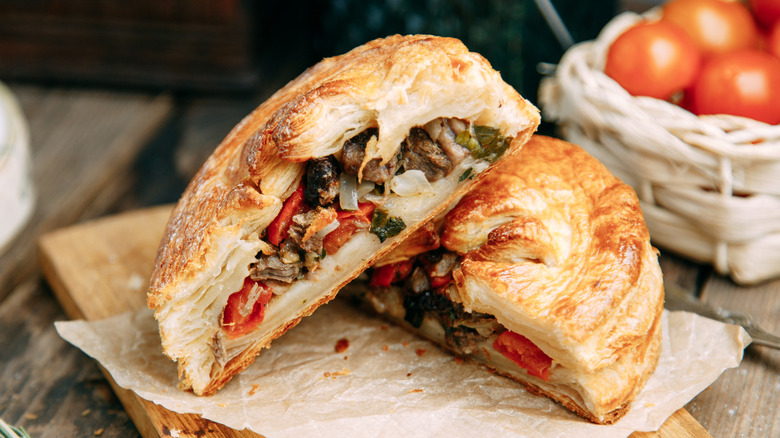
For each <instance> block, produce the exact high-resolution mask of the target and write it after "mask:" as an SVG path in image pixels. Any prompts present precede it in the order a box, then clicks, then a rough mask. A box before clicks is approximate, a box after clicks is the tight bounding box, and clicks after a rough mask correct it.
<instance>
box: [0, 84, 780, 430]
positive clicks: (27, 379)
mask: <svg viewBox="0 0 780 438" xmlns="http://www.w3.org/2000/svg"><path fill="white" fill-rule="evenodd" d="M9 85H10V86H11V89H12V91H13V92H14V93H15V94H16V95H17V97H18V99H19V101H20V103H21V106H22V109H23V111H24V113H25V115H26V117H27V119H28V122H29V125H30V130H31V149H32V161H33V163H32V164H33V179H34V184H35V187H36V190H37V193H38V204H37V209H36V211H35V213H34V215H33V217H32V220H31V221H30V222H29V224H28V226H27V227H26V228H25V229H24V230H23V231H22V233H21V234H20V235H19V236H18V237H17V239H16V240H15V242H14V243H13V244H12V246H11V247H10V249H9V250H8V251H7V252H6V253H4V254H0V352H1V353H0V418H2V419H3V420H5V421H6V422H8V423H9V424H12V425H21V426H23V427H25V429H26V430H27V431H28V432H29V433H30V434H31V435H32V436H35V437H50V436H51V437H54V436H56V437H59V436H81V437H85V436H101V437H131V436H139V430H138V429H137V428H136V426H135V424H134V423H133V422H132V421H131V419H130V417H129V416H128V414H127V413H126V411H125V410H124V409H123V407H122V405H121V404H120V403H119V400H118V399H117V397H116V396H115V395H114V392H113V390H112V389H111V387H110V386H109V383H108V382H107V380H106V379H105V378H104V377H103V374H102V373H101V371H100V369H99V367H98V366H97V364H96V363H95V362H94V361H93V360H92V359H90V358H89V357H87V356H86V355H84V354H83V353H81V352H80V351H79V350H77V349H75V348H73V347H72V346H71V345H70V344H67V343H66V342H64V341H63V340H61V339H60V338H59V336H58V335H57V334H56V332H55V331H54V327H53V325H52V323H53V322H54V321H57V320H64V319H67V316H66V315H65V313H64V310H63V308H62V307H61V305H60V304H59V303H58V302H57V300H56V299H55V297H54V295H53V294H52V291H51V289H50V287H49V285H48V284H47V283H46V282H45V281H44V280H43V278H42V276H41V271H40V266H39V264H38V262H37V248H36V239H37V238H38V237H39V236H40V235H42V234H43V233H46V232H47V231H51V230H54V229H57V228H61V227H65V226H69V225H72V224H75V223H78V222H82V221H85V220H88V219H91V218H96V217H101V216H104V215H107V214H110V213H119V212H124V211H130V210H134V209H137V208H140V207H147V206H153V205H159V204H165V203H170V202H174V201H175V200H176V199H177V198H178V195H179V194H180V193H181V191H182V190H183V189H184V186H185V185H186V183H187V182H188V181H189V178H190V177H191V175H192V174H193V173H194V172H195V171H196V169H197V167H198V166H199V165H200V163H201V162H202V161H203V160H204V159H205V157H206V156H207V155H208V154H209V153H210V152H211V150H212V149H213V147H214V146H215V145H216V144H217V143H218V142H219V141H220V140H221V139H222V137H223V136H224V135H226V133H227V132H228V131H229V130H230V128H232V127H233V125H234V124H235V123H237V122H238V121H239V120H240V119H241V118H242V117H243V116H244V115H245V114H247V113H248V112H249V111H250V110H251V109H252V108H254V106H256V105H257V104H258V103H259V102H260V101H262V99H263V98H265V97H266V96H267V94H268V93H267V91H263V90H259V91H258V92H257V93H256V94H253V95H251V96H246V97H240V98H226V97H199V98H191V97H190V98H181V97H174V96H169V95H164V94H163V95H158V94H145V93H139V92H118V91H106V90H89V89H75V90H74V89H64V88H43V87H37V86H30V85H19V84H9ZM278 85H279V84H278V83H275V84H273V83H271V84H269V88H268V89H269V90H270V89H274V88H276V87H277V86H278ZM661 263H662V268H663V270H664V274H665V276H666V278H667V279H668V281H670V282H672V283H675V284H678V285H680V286H682V287H684V288H686V289H687V290H690V291H695V290H696V291H699V292H698V293H699V295H700V296H701V298H702V299H704V300H706V301H708V302H711V303H714V304H717V305H719V306H723V307H728V308H730V309H734V310H741V311H745V312H748V313H751V314H753V315H755V316H756V317H758V318H759V319H760V321H761V323H762V325H764V326H765V327H766V328H768V329H770V330H772V331H774V332H780V318H779V317H778V315H780V280H778V281H774V282H769V283H766V284H763V285H760V286H756V287H750V288H745V287H738V286H736V285H735V284H734V283H732V282H731V281H730V280H728V279H726V278H723V277H720V276H718V275H715V274H713V273H712V270H711V269H710V268H708V267H706V266H701V265H698V264H695V263H692V262H689V261H686V260H683V259H681V258H678V257H676V256H674V255H672V254H667V253H662V256H661ZM778 388H780V352H778V351H774V350H769V349H766V348H762V347H749V348H748V349H747V350H746V353H745V359H744V361H743V362H742V364H741V365H740V367H739V368H737V369H731V370H728V371H726V372H725V373H724V374H723V375H722V376H721V377H720V378H719V379H718V380H717V381H716V382H715V383H714V384H713V385H712V386H710V387H709V388H708V389H706V390H705V391H703V392H702V393H701V394H699V395H698V396H697V397H696V398H695V399H694V400H693V401H691V402H690V403H689V404H688V405H687V406H686V410H687V411H688V412H689V413H690V414H691V415H692V416H693V417H694V418H695V419H696V420H697V421H698V422H699V423H700V424H701V425H702V426H703V427H704V428H705V429H707V431H709V433H710V434H711V435H712V436H715V437H732V436H734V437H736V436H740V437H769V436H780V414H778V412H780V402H779V401H778V400H780V390H779V389H778ZM672 433H673V434H674V436H677V435H678V433H679V434H680V435H681V436H685V435H687V433H686V432H685V431H684V430H680V429H677V430H676V431H674V432H672ZM636 435H644V434H636ZM655 436H659V434H655ZM665 436H670V435H665Z"/></svg>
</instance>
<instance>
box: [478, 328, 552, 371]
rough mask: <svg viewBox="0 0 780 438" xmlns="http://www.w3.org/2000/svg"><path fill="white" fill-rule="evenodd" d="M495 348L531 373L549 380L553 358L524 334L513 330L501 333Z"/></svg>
mask: <svg viewBox="0 0 780 438" xmlns="http://www.w3.org/2000/svg"><path fill="white" fill-rule="evenodd" d="M493 348H495V349H496V351H498V352H499V353H501V354H503V355H504V356H506V357H507V358H508V359H510V360H511V361H512V362H514V363H516V364H517V366H519V367H520V368H524V369H525V370H526V371H527V372H528V374H529V375H531V376H536V377H538V378H540V379H542V380H548V379H549V378H550V377H549V372H550V365H552V359H551V358H550V356H548V355H546V354H545V353H544V352H543V351H542V350H541V349H540V348H539V347H537V346H536V345H534V343H533V342H531V341H529V340H528V338H526V337H525V336H523V335H519V334H517V333H515V332H513V331H511V330H507V331H505V332H504V333H501V334H500V335H499V336H498V338H497V339H496V340H495V341H494V342H493Z"/></svg>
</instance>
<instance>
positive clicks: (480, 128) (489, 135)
mask: <svg viewBox="0 0 780 438" xmlns="http://www.w3.org/2000/svg"><path fill="white" fill-rule="evenodd" d="M511 141H512V140H511V139H510V138H507V137H504V136H502V135H501V134H500V133H499V131H498V128H493V127H491V126H485V125H474V127H473V132H472V131H468V130H467V131H461V132H460V133H459V134H458V135H457V136H456V137H455V142H456V143H458V144H459V145H461V146H463V147H464V148H466V149H468V150H469V151H471V156H473V157H474V158H476V159H478V160H479V159H485V160H487V161H490V162H494V161H496V160H497V159H498V158H499V157H500V156H501V155H503V154H504V152H506V150H507V148H508V147H509V144H510V143H511Z"/></svg>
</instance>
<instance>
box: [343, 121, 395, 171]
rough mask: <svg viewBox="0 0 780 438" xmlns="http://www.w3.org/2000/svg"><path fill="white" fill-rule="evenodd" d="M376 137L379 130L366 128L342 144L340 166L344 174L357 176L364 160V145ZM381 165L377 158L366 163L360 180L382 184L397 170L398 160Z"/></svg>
mask: <svg viewBox="0 0 780 438" xmlns="http://www.w3.org/2000/svg"><path fill="white" fill-rule="evenodd" d="M378 135H379V129H377V128H368V129H366V130H365V131H363V132H361V133H360V134H358V135H356V136H354V137H352V138H350V139H349V140H347V141H346V142H344V147H343V148H342V149H341V165H342V166H343V168H344V172H347V173H349V174H352V175H357V174H358V171H359V170H360V166H361V164H363V160H364V159H365V158H366V145H367V144H368V142H369V141H370V140H371V138H372V137H377V136H378ZM381 163H382V160H381V159H379V158H374V159H373V160H370V161H369V162H368V163H366V165H365V167H363V177H362V180H363V181H372V182H375V183H378V184H382V183H384V182H386V181H387V180H389V179H390V178H392V177H393V175H395V171H396V170H397V169H398V160H396V159H395V158H394V159H392V160H390V161H388V162H387V163H386V164H384V165H383V164H381Z"/></svg>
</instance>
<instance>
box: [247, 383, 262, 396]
mask: <svg viewBox="0 0 780 438" xmlns="http://www.w3.org/2000/svg"><path fill="white" fill-rule="evenodd" d="M257 391H260V384H259V383H253V384H252V389H250V390H249V395H255V394H257Z"/></svg>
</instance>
